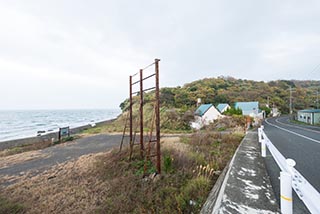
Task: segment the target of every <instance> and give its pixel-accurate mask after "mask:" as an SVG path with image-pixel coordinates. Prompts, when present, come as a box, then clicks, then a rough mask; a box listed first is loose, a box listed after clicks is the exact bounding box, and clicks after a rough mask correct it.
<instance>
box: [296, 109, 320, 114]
mask: <svg viewBox="0 0 320 214" xmlns="http://www.w3.org/2000/svg"><path fill="white" fill-rule="evenodd" d="M299 112H303V113H320V109H304V110H299Z"/></svg>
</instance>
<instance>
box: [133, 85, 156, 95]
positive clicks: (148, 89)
mask: <svg viewBox="0 0 320 214" xmlns="http://www.w3.org/2000/svg"><path fill="white" fill-rule="evenodd" d="M155 88H156V87H151V88H147V89H144V90H143V91H142V92H147V91H150V90H153V89H155ZM140 93H141V90H139V91H135V92H133V93H132V95H133V94H140Z"/></svg>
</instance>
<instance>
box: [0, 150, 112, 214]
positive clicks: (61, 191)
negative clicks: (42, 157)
mask: <svg viewBox="0 0 320 214" xmlns="http://www.w3.org/2000/svg"><path fill="white" fill-rule="evenodd" d="M101 155H108V152H105V153H97V154H89V155H83V156H81V157H80V158H78V159H77V160H73V161H68V162H65V163H62V164H58V165H55V166H53V167H52V168H51V169H49V170H46V171H44V172H42V173H40V174H38V175H35V176H30V174H28V173H26V174H25V175H22V176H18V177H15V176H11V178H10V177H4V178H1V179H2V180H3V179H9V178H10V179H16V180H15V184H12V185H9V186H7V187H2V189H1V191H2V194H3V195H5V196H10V198H12V199H14V200H15V201H23V204H24V205H25V207H26V211H27V213H39V214H40V213H94V211H95V209H96V208H97V206H99V204H100V203H101V202H102V200H105V193H106V192H107V191H108V183H106V182H103V181H102V180H100V179H99V178H97V177H96V176H95V174H96V172H95V171H94V169H95V168H94V167H93V164H94V163H95V161H96V158H97V157H98V156H101Z"/></svg>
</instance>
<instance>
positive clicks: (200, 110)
mask: <svg viewBox="0 0 320 214" xmlns="http://www.w3.org/2000/svg"><path fill="white" fill-rule="evenodd" d="M211 106H212V104H202V105H201V106H199V108H198V109H197V110H196V112H195V114H196V115H199V116H202V115H204V114H205V113H206V112H207V111H208V109H209V108H211Z"/></svg>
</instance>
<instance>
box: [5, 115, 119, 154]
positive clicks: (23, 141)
mask: <svg viewBox="0 0 320 214" xmlns="http://www.w3.org/2000/svg"><path fill="white" fill-rule="evenodd" d="M115 119H116V118H114V119H109V120H104V121H100V122H97V123H95V124H96V126H95V127H97V126H101V125H104V124H108V123H110V122H112V121H114V120H115ZM90 128H93V127H92V126H91V125H90V124H88V125H83V126H79V127H74V128H72V129H70V134H71V135H73V134H77V133H79V132H81V131H83V130H87V129H90ZM52 138H55V139H58V132H50V133H48V134H44V135H42V136H34V137H26V138H20V139H15V140H7V141H2V142H0V151H2V150H5V149H10V148H13V147H17V146H24V145H28V144H35V143H41V142H48V141H51V139H52Z"/></svg>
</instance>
